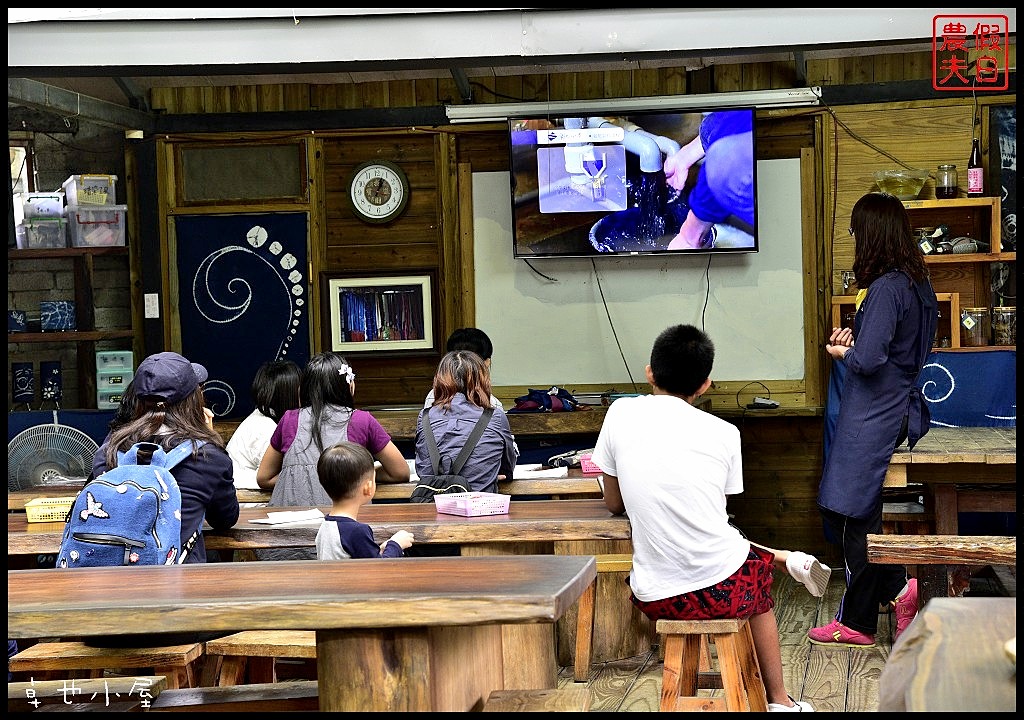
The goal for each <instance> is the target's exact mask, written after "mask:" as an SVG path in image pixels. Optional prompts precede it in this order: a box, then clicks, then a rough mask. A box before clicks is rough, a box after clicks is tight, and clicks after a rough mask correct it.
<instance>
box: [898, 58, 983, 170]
mask: <svg viewBox="0 0 1024 720" xmlns="http://www.w3.org/2000/svg"><path fill="white" fill-rule="evenodd" d="M933 74H934V67H933V65H932V53H931V51H930V50H928V51H925V52H916V53H907V54H906V55H904V56H903V80H931V79H932V75H933ZM964 157H965V158H966V157H967V155H964Z"/></svg>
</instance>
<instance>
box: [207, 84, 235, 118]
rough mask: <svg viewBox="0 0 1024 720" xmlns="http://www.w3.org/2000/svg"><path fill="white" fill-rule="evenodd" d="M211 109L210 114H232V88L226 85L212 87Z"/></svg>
mask: <svg viewBox="0 0 1024 720" xmlns="http://www.w3.org/2000/svg"><path fill="white" fill-rule="evenodd" d="M209 107H210V112H215V113H229V112H231V88H230V87H227V86H224V85H215V86H214V87H211V88H210V105H209Z"/></svg>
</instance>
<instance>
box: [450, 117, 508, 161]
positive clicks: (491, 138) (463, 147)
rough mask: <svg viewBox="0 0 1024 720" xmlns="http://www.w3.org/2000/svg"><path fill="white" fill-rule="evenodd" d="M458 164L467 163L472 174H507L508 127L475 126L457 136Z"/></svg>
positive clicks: (501, 125) (503, 125)
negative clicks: (471, 168)
mask: <svg viewBox="0 0 1024 720" xmlns="http://www.w3.org/2000/svg"><path fill="white" fill-rule="evenodd" d="M456 137H457V139H458V147H459V149H458V153H459V154H458V157H459V162H468V163H469V164H470V165H472V167H473V172H508V170H509V155H510V150H511V147H510V145H509V136H508V126H507V125H505V124H504V123H501V124H494V125H490V124H488V125H477V126H475V127H473V128H472V129H467V130H462V128H461V127H460V129H459V132H458V134H457V135H456Z"/></svg>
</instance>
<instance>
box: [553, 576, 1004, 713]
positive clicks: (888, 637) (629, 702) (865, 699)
mask: <svg viewBox="0 0 1024 720" xmlns="http://www.w3.org/2000/svg"><path fill="white" fill-rule="evenodd" d="M1010 584H1011V585H1012V583H1010ZM1005 585H1007V583H1005V582H1004V583H1000V582H998V581H995V580H991V581H990V580H988V579H986V578H984V577H982V578H975V579H974V580H973V581H972V589H971V592H972V593H975V594H1008V593H1007V588H1006V587H1005ZM843 589H844V583H843V578H842V575H841V574H839V573H836V572H833V573H832V578H831V580H830V582H829V587H828V591H827V592H826V593H825V595H824V596H823V597H821V598H815V597H813V596H812V595H811V594H810V593H808V592H807V591H806V590H805V589H804V587H803V586H802V585H800V584H798V583H796V582H795V581H794V580H792V579H791V578H790V577H789V576H788V575H779V576H777V578H776V581H775V584H774V585H773V588H772V594H773V595H774V597H775V614H776V618H777V620H778V623H779V633H780V638H781V643H782V663H783V670H784V672H785V676H786V688H787V689H788V690H789V693H790V695H792V696H793V697H794V698H796V699H797V700H806V701H807V702H809V703H811V705H812V706H814V709H815V710H816V711H818V712H875V711H877V710H878V678H879V675H880V674H881V672H882V667H883V666H884V665H885V661H886V659H887V658H888V657H889V651H890V649H891V648H892V631H893V630H894V629H895V623H896V619H895V616H894V615H890V614H889V613H885V612H883V613H880V614H879V619H878V634H877V635H876V636H875V646H874V647H873V648H867V649H864V648H859V649H853V648H833V647H823V646H820V645H812V644H811V643H810V642H808V640H807V631H808V630H809V629H810V628H812V627H815V626H817V625H822V624H825V623H827V622H830V621H831V620H832V618H833V616H834V614H835V611H836V609H837V608H838V605H839V600H840V598H841V597H842V593H843ZM1009 594H1012V595H1013V596H1016V587H1015V585H1012V587H1011V588H1009ZM661 670H662V663H661V662H660V661H659V659H658V652H657V648H655V649H653V650H652V651H651V652H649V653H647V654H645V655H640V656H637V657H632V658H626V659H623V660H617V661H611V662H606V663H599V664H595V665H593V667H592V668H591V672H590V679H589V681H588V683H587V685H588V687H589V688H590V690H591V694H592V700H591V707H590V709H591V711H598V712H657V710H658V700H659V697H660V694H661ZM569 683H572V668H562V670H561V673H560V675H559V684H560V685H562V684H569ZM701 693H707V694H709V695H710V694H721V691H720V690H718V691H710V690H709V691H701Z"/></svg>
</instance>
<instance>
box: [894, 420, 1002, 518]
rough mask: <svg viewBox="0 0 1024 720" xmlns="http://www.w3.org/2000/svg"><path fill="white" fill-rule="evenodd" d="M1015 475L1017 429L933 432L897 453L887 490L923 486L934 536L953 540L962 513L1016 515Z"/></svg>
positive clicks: (970, 429)
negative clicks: (931, 513) (909, 447)
mask: <svg viewBox="0 0 1024 720" xmlns="http://www.w3.org/2000/svg"><path fill="white" fill-rule="evenodd" d="M1016 471H1017V428H1015V427H998V428H996V427H965V428H941V427H937V428H932V429H931V430H929V431H928V434H927V435H925V436H924V437H923V438H921V441H920V442H918V443H917V445H915V446H914V449H913V451H911V450H909V449H908V448H907V446H906V445H903V446H901V447H899V448H896V452H895V453H894V454H893V457H892V461H891V462H890V464H889V471H888V473H887V474H886V478H885V487H907V485H908V484H910V483H921V484H922V485H924V486H925V488H926V489H927V491H928V492H927V494H926V498H927V502H928V503H930V504H931V505H932V511H933V514H934V517H935V533H936V534H938V535H956V534H958V531H959V520H958V515H959V513H961V512H1016V511H1017V488H1016V484H1017V478H1016ZM991 486H1000V487H991Z"/></svg>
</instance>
